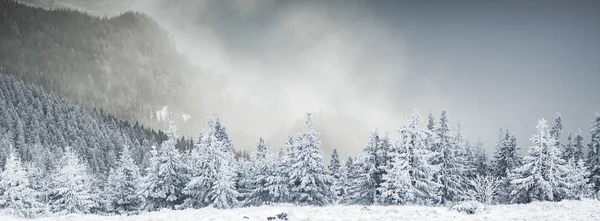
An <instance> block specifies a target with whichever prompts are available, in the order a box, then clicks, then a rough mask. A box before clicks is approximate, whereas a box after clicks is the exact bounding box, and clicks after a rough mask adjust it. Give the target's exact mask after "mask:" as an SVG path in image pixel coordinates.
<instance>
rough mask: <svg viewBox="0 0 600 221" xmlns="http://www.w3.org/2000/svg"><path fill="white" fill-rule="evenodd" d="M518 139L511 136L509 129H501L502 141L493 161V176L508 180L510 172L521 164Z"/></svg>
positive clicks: (499, 142) (497, 146)
mask: <svg viewBox="0 0 600 221" xmlns="http://www.w3.org/2000/svg"><path fill="white" fill-rule="evenodd" d="M516 140H517V139H516V138H515V136H514V135H511V134H510V132H509V130H508V128H506V129H500V139H499V140H498V144H497V145H496V151H495V153H494V160H493V161H492V174H493V175H494V176H496V177H500V178H506V177H507V176H508V174H509V173H510V171H512V170H513V169H514V168H516V167H518V166H519V165H520V164H521V159H520V157H519V155H518V153H517V151H518V150H519V149H518V148H517V141H516Z"/></svg>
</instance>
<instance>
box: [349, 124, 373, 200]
mask: <svg viewBox="0 0 600 221" xmlns="http://www.w3.org/2000/svg"><path fill="white" fill-rule="evenodd" d="M379 140H380V139H379V132H378V130H377V129H376V130H375V131H373V132H371V134H370V135H369V140H368V141H367V144H366V145H365V147H364V148H363V150H362V154H361V155H360V157H359V158H358V160H357V162H356V164H357V166H358V167H357V168H356V169H357V171H356V173H357V174H356V175H357V177H356V178H355V179H353V180H351V181H350V182H352V185H351V188H350V189H349V190H348V191H349V192H348V194H349V195H350V199H352V200H351V202H350V203H353V204H362V205H371V204H373V203H374V202H375V201H376V197H377V196H376V191H377V186H378V184H377V175H378V172H379V168H378V165H377V164H378V161H377V160H378V159H377V149H378V147H377V146H378V144H379Z"/></svg>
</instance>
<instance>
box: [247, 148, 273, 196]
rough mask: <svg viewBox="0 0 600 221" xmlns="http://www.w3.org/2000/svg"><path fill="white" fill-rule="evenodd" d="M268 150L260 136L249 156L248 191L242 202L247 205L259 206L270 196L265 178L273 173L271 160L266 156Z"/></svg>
mask: <svg viewBox="0 0 600 221" xmlns="http://www.w3.org/2000/svg"><path fill="white" fill-rule="evenodd" d="M268 155H269V152H268V150H267V147H266V146H265V141H264V140H263V138H262V137H261V138H260V139H259V141H258V146H257V147H256V153H255V154H254V155H253V156H252V157H251V167H252V169H251V172H250V174H248V177H247V179H248V182H247V183H248V188H249V189H250V192H249V193H248V194H247V198H246V200H245V202H244V204H245V205H247V206H260V205H262V204H264V203H269V201H270V200H271V198H272V197H271V196H270V195H269V194H270V191H269V188H268V181H267V178H268V177H269V176H270V175H271V174H272V173H273V171H272V170H273V168H272V167H273V162H271V160H272V159H271V157H267V156H268Z"/></svg>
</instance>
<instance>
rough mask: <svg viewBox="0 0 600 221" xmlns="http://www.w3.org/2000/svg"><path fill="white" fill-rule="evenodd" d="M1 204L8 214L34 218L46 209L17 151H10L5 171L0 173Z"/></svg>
mask: <svg viewBox="0 0 600 221" xmlns="http://www.w3.org/2000/svg"><path fill="white" fill-rule="evenodd" d="M0 206H1V207H2V208H3V209H4V212H5V213H6V214H9V215H13V216H20V217H25V218H33V217H35V216H38V215H40V214H41V213H42V212H44V210H45V208H44V207H45V206H44V204H42V203H41V202H39V201H38V200H37V193H36V190H35V189H33V188H32V186H31V185H30V183H29V180H28V172H27V171H26V170H25V168H24V167H23V165H22V163H21V159H19V157H18V156H17V153H15V151H11V152H10V154H9V155H8V158H7V160H6V164H5V166H4V171H2V173H0Z"/></svg>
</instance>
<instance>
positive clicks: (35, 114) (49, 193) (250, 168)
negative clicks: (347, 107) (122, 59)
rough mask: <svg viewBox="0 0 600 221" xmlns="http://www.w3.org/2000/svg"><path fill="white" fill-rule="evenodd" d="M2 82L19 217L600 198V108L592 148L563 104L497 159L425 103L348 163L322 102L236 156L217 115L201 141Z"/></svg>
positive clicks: (5, 142) (7, 199)
mask: <svg viewBox="0 0 600 221" xmlns="http://www.w3.org/2000/svg"><path fill="white" fill-rule="evenodd" d="M0 84H2V85H1V86H2V87H0V88H1V89H2V90H1V93H0V114H3V113H8V114H5V115H2V118H0V119H2V120H3V122H0V126H1V127H2V128H3V129H4V130H5V133H4V135H3V137H4V138H3V139H0V140H1V141H2V142H0V150H2V153H1V154H0V155H1V156H2V157H3V158H2V159H3V162H2V163H3V165H4V168H3V170H2V171H3V172H2V173H1V174H0V206H1V207H2V208H3V209H4V211H6V212H8V213H9V214H13V215H18V216H24V217H35V216H39V215H41V214H47V213H56V214H69V213H85V214H87V213H95V214H106V215H108V214H136V213H139V212H140V211H154V210H159V209H162V208H167V209H185V208H202V207H215V208H221V209H227V208H234V207H243V206H260V205H268V204H277V203H292V204H296V205H318V206H324V205H331V204H351V205H355V204H358V205H372V204H376V205H426V206H436V205H447V204H453V203H457V202H461V201H466V200H478V201H481V202H484V203H502V204H508V203H528V202H532V201H559V200H565V199H580V198H582V197H594V196H595V195H596V193H597V192H598V189H599V185H598V184H599V183H600V182H599V179H598V177H600V176H599V172H598V171H600V169H598V165H600V164H598V160H599V159H600V157H599V153H600V151H599V150H600V114H597V115H596V117H595V118H594V120H593V124H592V130H591V132H592V136H591V139H590V143H589V145H588V150H587V151H586V150H585V148H584V144H583V140H584V139H583V135H582V134H581V132H579V133H576V134H569V135H568V136H567V139H566V142H563V140H562V139H561V136H562V130H563V123H562V118H561V117H560V116H558V117H557V118H556V119H555V121H554V123H553V124H552V126H549V125H548V123H547V122H546V121H545V120H543V119H542V120H540V121H539V122H538V125H537V127H536V129H537V132H536V133H535V134H533V136H532V138H531V146H530V148H529V150H528V152H527V154H526V155H525V156H520V154H519V153H518V151H519V148H518V146H517V142H516V138H515V136H514V135H512V134H511V133H510V132H509V130H508V129H502V130H501V135H500V137H499V141H498V144H497V145H496V150H495V153H494V156H493V159H491V160H488V159H487V156H486V153H485V151H484V150H483V148H482V144H480V143H477V144H471V143H470V142H469V141H468V140H467V139H465V138H464V137H463V136H462V133H461V126H460V124H456V125H455V126H451V124H449V121H448V116H447V113H446V112H445V111H444V112H442V113H441V115H440V118H439V120H436V119H435V118H434V116H433V115H432V114H430V115H429V116H428V117H427V124H426V125H424V124H423V122H424V121H423V119H422V117H421V115H420V114H419V111H418V110H415V112H414V113H413V114H412V115H411V117H409V119H407V121H406V122H405V123H404V125H401V126H400V127H399V129H398V130H397V131H395V132H394V133H380V132H379V131H378V130H375V131H373V132H372V133H371V134H370V135H369V136H368V138H367V139H366V140H367V142H366V143H365V145H364V148H363V151H362V153H361V154H360V155H359V156H356V157H349V158H348V159H347V160H345V162H342V161H341V160H340V159H339V153H338V151H337V150H334V151H333V153H332V157H331V162H329V164H328V165H327V166H326V164H325V163H324V162H323V160H322V153H321V151H320V141H319V136H320V133H318V132H317V131H315V129H314V124H315V123H314V122H313V120H312V115H311V114H307V116H306V128H305V129H304V130H303V131H300V132H299V133H297V134H296V135H295V136H289V139H288V141H287V142H286V143H285V144H283V146H282V147H280V148H270V147H268V146H267V144H266V142H265V140H264V139H262V138H260V139H259V141H258V144H257V148H256V150H255V151H253V152H252V153H251V154H249V156H248V157H236V151H235V149H234V147H233V145H232V143H231V139H230V136H229V133H228V132H227V129H226V128H225V126H224V125H222V124H221V123H220V121H219V119H218V118H216V117H213V116H209V117H208V118H207V121H206V124H205V127H204V130H203V132H202V133H200V136H199V137H198V138H197V139H196V140H195V141H193V140H191V139H189V140H187V139H182V138H180V137H179V136H178V132H177V128H176V127H175V125H174V124H172V123H171V124H170V125H169V127H168V129H167V130H166V131H165V132H161V131H159V132H154V131H152V130H148V129H144V128H143V127H142V126H132V125H131V124H128V123H127V122H126V121H120V120H118V119H117V118H114V117H110V115H105V114H101V113H100V112H98V111H88V110H87V109H86V108H82V107H78V106H75V105H72V104H70V103H69V102H68V101H66V100H64V99H60V98H58V97H57V96H55V95H52V94H46V93H45V92H44V91H43V90H41V89H39V88H37V87H35V86H33V85H26V84H24V83H22V82H19V81H16V80H14V79H13V78H12V77H9V76H6V75H0ZM36 121H38V122H36ZM19 122H20V123H19ZM117 122H119V123H117ZM19 125H23V126H22V127H24V128H27V129H26V130H25V129H23V130H22V131H21V130H20V129H19V128H20V127H21V126H19ZM136 125H137V124H136ZM90 128H93V129H90ZM136 128H137V129H136ZM61 137H62V138H61ZM22 140H24V141H22ZM34 141H35V142H34ZM34 147H35V148H38V149H34V150H32V149H31V148H34Z"/></svg>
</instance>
